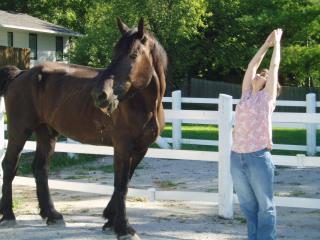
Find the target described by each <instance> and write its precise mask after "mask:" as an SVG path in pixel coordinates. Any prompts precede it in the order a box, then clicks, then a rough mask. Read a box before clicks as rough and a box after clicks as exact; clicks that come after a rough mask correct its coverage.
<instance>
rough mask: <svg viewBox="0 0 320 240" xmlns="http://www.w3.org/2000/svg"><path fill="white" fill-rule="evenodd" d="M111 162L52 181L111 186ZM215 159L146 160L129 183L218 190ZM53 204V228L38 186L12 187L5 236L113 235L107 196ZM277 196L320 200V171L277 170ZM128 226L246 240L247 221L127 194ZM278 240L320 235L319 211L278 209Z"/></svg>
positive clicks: (145, 232)
mask: <svg viewBox="0 0 320 240" xmlns="http://www.w3.org/2000/svg"><path fill="white" fill-rule="evenodd" d="M111 163H112V160H111V159H110V158H103V159H101V160H99V161H98V162H97V163H95V164H90V165H83V166H80V167H79V166H78V167H76V168H70V169H67V170H64V171H61V172H58V173H54V174H51V177H50V178H51V179H55V178H57V179H66V180H72V181H80V182H97V183H100V184H108V185H112V184H113V174H112V173H106V172H104V171H102V170H103V169H105V166H108V165H110V164H111ZM217 167H218V166H217V163H209V162H199V161H178V160H159V159H152V158H149V159H145V160H144V161H143V162H142V163H141V165H140V166H139V167H138V169H137V170H136V173H135V175H134V177H133V179H132V182H131V183H130V187H134V188H149V187H155V188H157V189H163V190H186V191H204V192H217V184H218V183H217V180H218V179H217ZM51 192H52V198H53V199H54V202H55V205H56V208H57V209H58V210H59V211H61V212H62V213H63V214H64V218H65V222H66V226H54V227H52V226H51V227H48V226H46V224H45V222H44V221H42V220H41V218H40V216H39V215H38V212H39V210H38V208H37V201H36V195H35V189H33V188H30V187H22V186H14V204H15V213H16V216H17V222H18V224H17V225H16V226H15V227H1V228H0V239H8V240H11V239H12V240H17V239H19V240H20V239H30V240H31V239H32V240H40V239H80V240H81V239H110V240H114V239H116V238H115V236H114V234H113V233H111V232H110V233H103V232H102V231H101V227H102V225H103V224H104V220H103V219H102V218H101V213H102V210H103V208H104V207H105V206H106V204H107V202H108V200H109V199H110V196H101V195H95V194H85V193H79V192H76V191H75V192H69V191H68V192H66V191H60V190H52V191H51ZM275 192H276V195H278V196H299V197H312V198H320V169H319V168H312V169H311V168H281V167H279V168H277V170H276V179H275ZM127 210H128V217H129V220H130V223H131V224H132V225H133V227H134V228H135V229H136V230H137V232H138V233H139V236H140V237H141V239H148V240H183V239H184V240H207V239H208V240H209V239H210V240H213V239H217V240H222V239H223V240H224V239H246V225H245V223H244V219H243V217H242V215H241V213H240V211H239V207H238V205H235V217H234V219H233V220H225V219H220V218H219V217H218V214H217V213H218V206H217V205H216V204H214V203H203V202H181V201H156V202H148V201H146V200H145V199H142V198H129V199H128V201H127ZM277 211H278V239H283V240H290V239H295V240H298V239H299V240H309V239H317V240H318V239H320V210H315V209H298V208H285V207H278V208H277Z"/></svg>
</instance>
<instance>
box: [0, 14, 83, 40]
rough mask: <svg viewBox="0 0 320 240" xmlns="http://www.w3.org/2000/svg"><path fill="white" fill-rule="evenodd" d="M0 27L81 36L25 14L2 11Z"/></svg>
mask: <svg viewBox="0 0 320 240" xmlns="http://www.w3.org/2000/svg"><path fill="white" fill-rule="evenodd" d="M0 27H4V28H11V29H19V30H26V31H30V32H42V33H49V34H58V35H66V36H78V37H79V36H82V34H80V33H77V32H74V31H72V30H69V29H67V28H64V27H61V26H58V25H55V24H52V23H49V22H46V21H43V20H41V19H39V18H35V17H32V16H30V15H27V14H23V13H15V12H6V11H2V10H0Z"/></svg>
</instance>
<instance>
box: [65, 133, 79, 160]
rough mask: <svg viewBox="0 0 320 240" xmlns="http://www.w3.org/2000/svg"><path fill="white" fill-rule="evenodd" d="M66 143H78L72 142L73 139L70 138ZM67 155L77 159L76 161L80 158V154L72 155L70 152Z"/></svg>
mask: <svg viewBox="0 0 320 240" xmlns="http://www.w3.org/2000/svg"><path fill="white" fill-rule="evenodd" d="M66 142H67V143H77V142H76V141H74V140H72V139H70V138H67V141H66ZM67 155H68V157H69V158H75V159H77V158H78V154H76V153H70V152H68V153H67Z"/></svg>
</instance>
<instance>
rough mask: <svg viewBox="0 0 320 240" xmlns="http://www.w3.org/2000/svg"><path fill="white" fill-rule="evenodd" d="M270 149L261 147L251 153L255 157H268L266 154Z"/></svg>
mask: <svg viewBox="0 0 320 240" xmlns="http://www.w3.org/2000/svg"><path fill="white" fill-rule="evenodd" d="M268 152H269V151H268V150H267V149H266V148H264V149H261V150H259V151H256V152H252V153H251V155H252V156H253V157H255V158H266V157H267V156H266V154H267V153H268Z"/></svg>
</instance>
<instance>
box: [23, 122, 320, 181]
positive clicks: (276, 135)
mask: <svg viewBox="0 0 320 240" xmlns="http://www.w3.org/2000/svg"><path fill="white" fill-rule="evenodd" d="M171 132H172V125H171V124H167V125H166V127H165V129H164V131H163V132H162V134H161V136H162V137H168V138H170V137H171V134H172V133H171ZM218 137H219V133H218V127H217V125H196V124H183V126H182V138H184V139H203V140H218ZM32 140H34V137H32ZM60 140H65V138H63V137H62V138H60ZM273 141H274V143H275V144H294V145H306V130H305V129H284V128H276V129H274V130H273ZM319 141H320V131H319V130H318V131H317V142H318V143H319ZM152 147H158V146H157V145H156V144H152ZM182 149H185V150H198V151H218V147H217V146H204V145H190V144H184V145H182ZM272 153H273V154H282V155H296V154H298V153H302V154H305V152H299V151H287V150H273V151H272ZM317 155H319V156H320V153H318V154H317ZM33 157H34V154H33V153H25V154H22V157H21V164H20V166H19V170H18V173H19V174H22V175H25V174H30V173H31V163H32V160H33ZM100 157H101V156H98V155H89V154H79V155H78V158H77V159H71V158H69V157H68V155H67V154H66V153H55V154H54V156H53V160H52V164H51V165H52V166H51V171H59V170H61V169H63V168H65V167H69V166H73V165H83V164H85V163H87V162H93V161H96V160H97V159H98V158H100Z"/></svg>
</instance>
